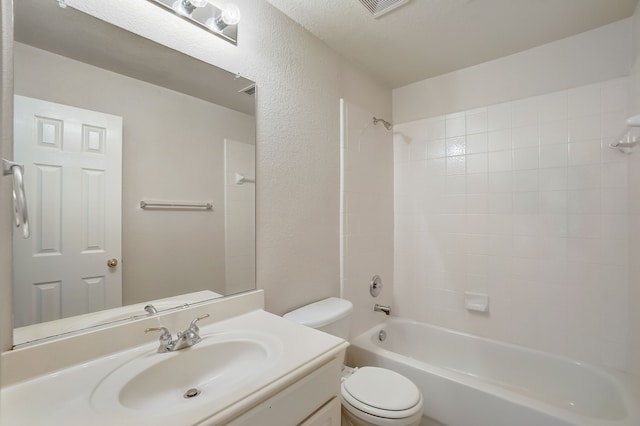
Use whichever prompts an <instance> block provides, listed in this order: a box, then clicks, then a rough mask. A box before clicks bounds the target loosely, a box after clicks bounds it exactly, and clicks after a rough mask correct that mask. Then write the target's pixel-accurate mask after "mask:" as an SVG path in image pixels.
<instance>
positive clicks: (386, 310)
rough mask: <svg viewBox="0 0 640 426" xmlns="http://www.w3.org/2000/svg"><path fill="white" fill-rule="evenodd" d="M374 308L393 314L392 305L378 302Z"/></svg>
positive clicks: (386, 313)
mask: <svg viewBox="0 0 640 426" xmlns="http://www.w3.org/2000/svg"><path fill="white" fill-rule="evenodd" d="M373 310H374V311H376V312H384V314H385V315H387V316H388V315H389V314H391V306H385V305H379V304H377V303H376V304H375V305H374V306H373Z"/></svg>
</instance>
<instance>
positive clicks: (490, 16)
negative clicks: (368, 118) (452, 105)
mask: <svg viewBox="0 0 640 426" xmlns="http://www.w3.org/2000/svg"><path fill="white" fill-rule="evenodd" d="M267 1H268V2H269V3H271V4H272V5H273V6H275V7H276V8H278V9H280V10H281V11H282V12H284V13H285V14H286V15H288V16H289V17H290V18H292V19H293V20H294V21H296V22H298V23H300V24H301V25H302V26H303V27H305V28H306V29H307V30H309V31H310V32H311V33H313V34H314V35H315V36H316V37H318V38H319V39H321V40H323V41H324V42H325V43H327V44H328V45H329V46H330V47H331V48H332V49H333V50H335V51H337V52H338V53H340V54H341V55H343V56H344V57H347V58H349V59H350V60H352V61H353V62H354V63H356V64H359V65H360V66H361V67H362V68H364V69H367V70H369V71H370V72H372V73H373V74H374V75H377V76H378V77H379V78H380V79H382V80H383V81H385V82H386V83H387V84H388V85H389V86H391V87H393V88H396V87H400V86H404V85H406V84H409V83H412V82H415V81H419V80H423V79H425V78H429V77H433V76H436V75H439V74H444V73H447V72H450V71H454V70H457V69H461V68H465V67H468V66H471V65H476V64H479V63H483V62H486V61H489V60H492V59H496V58H499V57H502V56H505V55H509V54H512V53H516V52H520V51H522V50H526V49H529V48H532V47H535V46H540V45H542V44H545V43H549V42H551V41H554V40H559V39H562V38H565V37H568V36H571V35H574V34H578V33H581V32H584V31H587V30H590V29H593V28H597V27H600V26H602V25H606V24H609V23H611V22H615V21H617V20H620V19H623V18H627V17H629V16H631V15H632V14H633V11H634V9H635V7H636V4H637V3H638V0H411V1H410V2H409V3H408V4H406V5H404V6H401V7H399V8H398V9H396V10H394V11H392V12H390V13H388V14H386V15H384V16H382V17H381V18H379V19H374V18H373V17H372V16H371V14H370V13H369V12H368V11H367V10H366V9H365V7H364V6H362V5H361V4H360V2H359V1H358V0H322V1H309V0H267Z"/></svg>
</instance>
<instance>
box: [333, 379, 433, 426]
mask: <svg viewBox="0 0 640 426" xmlns="http://www.w3.org/2000/svg"><path fill="white" fill-rule="evenodd" d="M348 368H349V367H345V369H348ZM340 391H341V395H342V417H343V418H342V424H343V425H346V426H351V425H353V426H361V425H381V426H382V425H389V426H391V425H393V426H414V425H418V424H420V420H421V418H422V408H423V407H422V406H423V401H422V394H421V393H420V391H419V390H418V388H417V387H416V386H415V385H414V384H413V382H411V381H410V380H409V379H407V378H406V377H404V376H403V375H401V374H398V373H396V372H395V371H391V370H388V369H386V368H379V367H362V368H359V369H355V371H354V372H353V373H351V374H348V377H345V374H344V373H343V380H342V385H341V389H340Z"/></svg>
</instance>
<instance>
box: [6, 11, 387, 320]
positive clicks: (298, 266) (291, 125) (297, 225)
mask: <svg viewBox="0 0 640 426" xmlns="http://www.w3.org/2000/svg"><path fill="white" fill-rule="evenodd" d="M67 4H69V5H70V6H71V7H77V8H79V9H81V10H84V11H87V12H89V13H90V14H92V15H94V16H97V17H100V18H102V19H104V20H107V21H109V22H112V23H116V24H117V25H119V26H121V27H123V28H125V29H129V30H131V31H133V32H135V33H138V34H141V35H143V36H146V37H148V38H151V39H153V40H155V41H157V42H159V43H162V44H165V45H167V46H170V47H173V48H176V49H177V50H180V51H182V52H184V53H187V54H190V55H191V56H194V57H197V58H199V59H201V60H203V61H205V62H209V63H212V64H214V65H217V66H220V67H222V68H225V69H227V70H230V71H232V72H238V73H240V74H241V75H243V76H245V77H247V78H249V79H252V80H254V81H256V82H257V85H258V95H257V137H256V139H257V165H256V167H257V176H256V180H257V186H256V188H257V200H256V204H257V205H256V209H257V226H256V234H257V235H256V240H257V250H256V257H257V282H258V283H257V285H258V287H259V288H263V289H265V290H266V292H265V293H266V297H265V298H266V300H265V304H266V308H267V309H268V310H269V311H271V312H274V313H278V314H281V313H284V312H286V311H288V310H291V309H293V308H296V307H299V306H301V305H303V304H306V303H309V302H311V301H314V300H318V299H321V298H324V297H328V296H335V295H338V294H339V281H340V274H339V270H340V269H339V265H340V259H339V214H338V212H339V205H340V187H339V176H340V148H339V146H340V145H339V138H340V128H339V120H340V113H339V100H340V98H341V97H345V98H347V99H351V100H353V101H354V102H357V103H359V104H363V105H367V106H368V107H369V109H371V110H372V111H373V112H374V113H375V114H376V115H381V116H386V117H389V116H390V115H391V91H390V89H389V88H388V87H386V86H385V85H384V84H381V83H379V82H378V81H376V80H375V79H374V78H372V77H370V76H369V75H368V74H367V73H366V72H362V71H360V70H359V69H357V68H355V67H353V66H352V65H351V64H350V63H349V62H348V61H347V60H345V59H344V58H341V57H340V56H338V55H337V54H336V53H335V52H333V51H332V50H331V49H329V48H328V47H327V46H326V45H325V44H324V43H322V42H321V41H319V40H318V39H317V38H315V37H313V36H312V35H311V34H310V33H308V32H307V31H305V30H304V29H303V28H302V27H300V26H299V25H297V24H295V23H294V22H292V21H291V20H290V19H288V18H287V17H286V16H284V15H283V14H282V13H281V12H279V11H277V10H276V9H275V8H273V7H272V6H270V5H269V4H268V3H266V2H265V1H263V0H259V1H256V0H237V1H236V4H238V6H239V7H240V9H241V11H242V22H241V24H240V29H239V42H238V45H237V46H233V45H231V44H229V43H226V42H224V41H222V40H219V39H217V38H216V37H214V36H212V35H210V34H207V33H206V32H204V31H202V30H200V29H199V28H196V27H195V26H193V25H190V24H189V23H187V22H185V21H183V20H182V19H179V18H177V17H175V16H171V15H170V14H168V13H167V12H165V11H164V10H162V9H161V8H159V7H157V6H155V5H153V4H151V3H150V2H145V1H140V2H131V1H129V0H113V1H109V2H104V1H102V0H68V1H67ZM3 214H5V213H3ZM0 238H4V239H7V238H9V236H8V235H6V233H3V234H2V235H0ZM1 285H2V288H3V289H6V288H8V287H9V286H10V285H11V284H10V282H8V280H7V277H3V281H2V283H1ZM10 327H11V325H10V324H7V323H6V321H3V323H2V328H3V331H7V330H10ZM7 332H8V333H10V331H7Z"/></svg>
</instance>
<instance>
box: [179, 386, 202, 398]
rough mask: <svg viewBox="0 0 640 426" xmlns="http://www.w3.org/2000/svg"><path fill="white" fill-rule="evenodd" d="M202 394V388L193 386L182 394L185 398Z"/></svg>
mask: <svg viewBox="0 0 640 426" xmlns="http://www.w3.org/2000/svg"><path fill="white" fill-rule="evenodd" d="M198 395H200V389H196V388H191V389H189V390H188V391H186V392H185V393H184V395H182V396H183V397H184V398H185V399H191V398H195V397H196V396H198Z"/></svg>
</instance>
